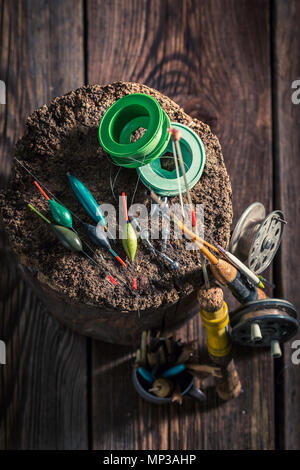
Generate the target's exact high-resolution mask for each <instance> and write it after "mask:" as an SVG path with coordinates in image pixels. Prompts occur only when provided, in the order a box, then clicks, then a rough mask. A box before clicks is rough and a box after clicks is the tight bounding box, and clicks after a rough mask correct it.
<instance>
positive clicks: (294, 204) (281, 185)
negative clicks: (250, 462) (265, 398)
mask: <svg viewBox="0 0 300 470" xmlns="http://www.w3.org/2000/svg"><path fill="white" fill-rule="evenodd" d="M274 7H275V8H274V12H273V38H274V43H273V44H274V48H273V52H274V54H273V59H274V67H273V70H274V124H275V125H274V130H275V170H276V171H275V183H274V184H275V186H274V199H275V204H276V208H277V207H278V208H280V209H282V210H283V212H284V214H285V216H286V219H287V221H288V225H287V226H286V228H285V234H284V237H283V241H282V248H281V251H280V256H279V257H278V258H279V259H278V269H277V270H276V273H275V274H276V279H275V282H276V285H277V294H278V295H279V296H282V297H283V298H286V299H287V300H290V301H291V302H293V303H294V304H295V305H296V307H297V309H298V312H299V308H300V291H299V276H300V267H299V256H298V253H297V254H296V255H295V254H294V253H295V249H296V250H297V248H296V247H298V246H299V242H300V225H299V213H300V199H299V179H300V165H299V153H300V135H299V126H300V104H296V101H298V100H299V97H300V93H299V91H298V93H297V94H295V96H294V98H293V100H294V101H295V100H296V101H295V103H293V100H292V95H293V93H296V92H297V89H295V88H292V84H293V82H294V81H295V80H300V57H299V49H300V27H299V18H300V4H299V2H297V1H296V0H289V1H283V0H277V1H276V2H275V4H274ZM299 85H300V81H299V82H298V85H297V84H296V86H297V87H298V90H299V88H300V86H299ZM297 98H298V100H297ZM299 339H300V334H299V333H298V334H297V336H296V337H295V338H294V339H293V340H292V341H291V342H290V343H288V344H287V345H286V347H285V351H284V358H283V360H282V361H280V362H279V364H278V367H277V370H276V384H277V388H278V403H277V406H278V408H279V409H281V410H282V413H280V412H279V413H278V418H279V421H278V433H279V440H278V445H279V446H280V447H281V448H285V449H299V447H300V414H299V407H298V406H297V403H299V401H300V365H299V364H293V362H292V354H293V352H294V353H296V350H295V349H292V344H293V342H294V341H295V340H296V341H298V342H299ZM299 344H300V343H298V346H297V345H296V346H297V349H298V350H299ZM297 357H298V358H299V354H298V356H297ZM296 359H297V358H296Z"/></svg>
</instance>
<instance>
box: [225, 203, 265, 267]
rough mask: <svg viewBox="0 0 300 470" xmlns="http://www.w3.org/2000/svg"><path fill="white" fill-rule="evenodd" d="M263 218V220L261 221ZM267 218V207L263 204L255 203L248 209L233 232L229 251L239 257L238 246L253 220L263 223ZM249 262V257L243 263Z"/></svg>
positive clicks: (242, 259) (243, 259)
mask: <svg viewBox="0 0 300 470" xmlns="http://www.w3.org/2000/svg"><path fill="white" fill-rule="evenodd" d="M260 217H261V219H260ZM265 217H266V209H265V206H264V205H263V204H262V203H261V202H253V203H252V204H251V205H250V206H249V207H247V209H246V210H245V211H244V212H243V213H242V215H241V217H240V218H239V220H238V221H237V224H236V226H235V228H234V230H233V232H232V235H231V239H230V245H229V251H230V252H231V253H232V254H233V255H235V256H237V257H239V256H238V255H239V253H238V244H239V241H240V240H241V237H242V234H243V233H244V232H245V231H246V228H247V226H249V224H250V222H251V221H252V220H256V219H257V218H258V220H261V221H263V220H264V219H265ZM246 260H247V257H244V258H242V257H241V261H242V262H244V261H246Z"/></svg>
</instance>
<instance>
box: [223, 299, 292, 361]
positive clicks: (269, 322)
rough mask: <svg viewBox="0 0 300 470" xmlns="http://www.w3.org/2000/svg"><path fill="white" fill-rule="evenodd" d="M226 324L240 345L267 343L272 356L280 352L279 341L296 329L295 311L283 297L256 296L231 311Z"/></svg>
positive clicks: (262, 344) (264, 344) (278, 354)
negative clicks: (257, 298)
mask: <svg viewBox="0 0 300 470" xmlns="http://www.w3.org/2000/svg"><path fill="white" fill-rule="evenodd" d="M230 325H231V337H232V340H233V341H235V342H237V343H239V344H241V345H243V346H253V347H257V346H258V347H271V354H272V356H273V357H274V358H276V357H280V356H281V350H280V343H285V342H286V341H289V340H290V339H291V338H292V337H293V336H294V335H295V334H296V333H297V330H298V321H297V312H296V309H295V307H294V306H293V305H292V304H291V303H290V302H287V301H286V300H281V299H269V298H268V299H263V300H256V301H254V302H249V303H247V304H245V305H242V306H241V307H239V308H238V309H237V310H235V311H234V312H232V313H231V315H230Z"/></svg>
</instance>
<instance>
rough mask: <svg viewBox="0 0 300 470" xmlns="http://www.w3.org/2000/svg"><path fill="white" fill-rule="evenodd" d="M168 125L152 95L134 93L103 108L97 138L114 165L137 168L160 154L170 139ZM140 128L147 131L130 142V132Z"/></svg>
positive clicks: (164, 115) (167, 119) (164, 114)
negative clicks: (107, 107) (106, 108)
mask: <svg viewBox="0 0 300 470" xmlns="http://www.w3.org/2000/svg"><path fill="white" fill-rule="evenodd" d="M169 126H170V119H169V117H168V116H167V114H166V113H165V111H164V110H163V109H162V108H161V106H160V105H159V104H158V102H157V101H156V100H155V99H154V98H153V97H152V96H149V95H145V94H143V93H133V94H131V95H126V96H124V97H123V98H121V99H119V100H118V101H116V102H115V103H114V104H113V105H112V106H111V107H110V108H109V109H108V110H107V111H106V113H105V114H104V116H103V118H102V119H101V122H100V125H99V141H100V144H101V146H102V148H103V149H104V150H105V151H106V152H107V153H108V154H109V155H110V156H111V158H112V160H113V161H114V162H115V163H116V164H117V165H119V166H123V167H127V168H138V167H141V166H143V165H147V164H148V163H150V162H152V161H154V160H155V159H156V158H157V157H159V156H160V155H162V153H163V152H164V150H165V149H166V147H167V145H168V143H169V140H170V135H169V133H168V127H169ZM141 128H142V129H146V132H145V133H144V134H143V136H142V137H141V138H140V139H138V140H137V141H136V142H132V141H131V139H132V134H133V133H134V132H135V131H138V130H139V129H141Z"/></svg>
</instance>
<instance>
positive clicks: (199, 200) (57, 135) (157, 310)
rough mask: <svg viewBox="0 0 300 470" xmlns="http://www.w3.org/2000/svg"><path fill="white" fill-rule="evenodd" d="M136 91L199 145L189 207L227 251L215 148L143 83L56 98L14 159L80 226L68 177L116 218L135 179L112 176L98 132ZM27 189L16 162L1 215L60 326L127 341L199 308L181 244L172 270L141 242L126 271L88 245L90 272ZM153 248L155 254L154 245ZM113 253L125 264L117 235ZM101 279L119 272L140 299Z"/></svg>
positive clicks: (192, 270)
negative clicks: (110, 207)
mask: <svg viewBox="0 0 300 470" xmlns="http://www.w3.org/2000/svg"><path fill="white" fill-rule="evenodd" d="M137 92H139V93H147V94H150V95H152V96H153V97H154V98H155V99H156V100H157V101H158V102H159V104H160V105H161V106H162V107H163V109H164V110H165V111H166V113H167V114H168V116H169V117H170V119H171V121H174V122H179V123H182V124H185V125H187V126H190V127H191V129H192V130H193V131H194V132H196V133H197V134H198V135H199V137H200V138H201V139H202V141H203V143H204V146H205V151H206V164H205V167H204V171H203V174H202V177H201V179H200V181H199V182H198V183H197V184H196V186H194V188H193V189H192V191H191V195H192V199H193V202H194V203H195V204H203V208H204V236H205V239H206V240H207V241H209V242H212V243H215V244H219V245H221V246H223V247H227V245H228V241H229V236H230V225H231V221H232V205H231V186H230V181H229V177H228V175H227V171H226V168H225V164H224V160H223V155H222V151H221V147H220V143H219V141H218V139H217V137H216V136H215V135H214V134H213V133H212V132H211V130H210V128H209V126H208V125H206V124H205V123H203V122H201V121H198V120H197V119H195V118H191V117H190V116H188V115H187V114H186V113H185V112H184V110H183V109H182V108H180V106H178V105H177V104H176V103H175V102H174V101H172V100H171V99H170V98H168V97H167V96H165V95H163V94H161V93H160V92H158V91H156V90H154V89H151V88H149V87H147V86H144V85H141V84H137V83H128V82H116V83H113V84H111V85H107V86H99V85H93V86H86V87H81V88H79V89H77V90H74V91H71V92H70V93H68V94H66V95H63V96H62V97H58V98H55V99H54V100H53V101H51V102H50V104H49V105H48V106H46V105H44V106H42V107H41V108H39V109H38V110H36V111H35V112H34V113H33V114H31V115H30V116H29V117H28V119H27V122H26V127H25V133H24V136H23V137H22V138H21V139H20V140H19V141H18V142H17V144H16V148H15V157H16V158H17V159H18V160H20V161H21V162H22V163H23V164H24V165H26V166H27V168H28V169H30V171H31V172H32V173H33V174H34V175H35V176H36V178H38V179H39V180H40V181H41V182H42V183H43V185H45V187H46V188H47V189H48V190H49V192H51V193H53V194H54V195H55V197H57V198H58V199H60V200H61V201H62V202H63V203H64V205H65V206H66V207H67V208H68V209H70V210H71V211H72V212H74V213H76V215H77V216H78V217H80V219H81V220H83V221H85V222H88V223H93V222H92V221H91V220H90V219H89V217H88V215H87V214H86V213H85V212H84V210H83V209H82V208H81V206H79V204H78V202H77V200H76V198H75V196H74V195H73V193H72V191H71V189H70V187H69V185H68V181H67V177H66V173H67V171H70V172H71V173H72V174H74V175H75V176H76V177H78V178H79V179H80V180H81V181H82V182H83V183H84V184H85V185H86V186H87V187H88V188H89V189H90V191H91V192H92V194H93V196H94V197H95V199H96V200H97V202H98V203H99V204H104V203H109V204H114V205H115V207H116V209H117V213H118V197H119V195H120V194H121V193H122V191H125V192H126V195H127V200H128V206H130V204H131V200H132V197H133V195H134V191H135V188H136V185H137V173H136V171H135V170H134V169H125V168H122V169H121V170H120V171H119V172H118V169H119V168H118V167H116V166H115V165H114V164H112V162H111V159H110V158H109V156H108V155H107V154H105V152H104V151H103V150H102V148H101V147H100V144H99V141H98V126H99V123H100V120H101V118H102V116H103V114H104V113H105V111H106V110H107V109H108V107H109V106H110V105H111V104H112V103H113V102H115V101H116V100H117V99H119V98H121V97H122V96H125V95H126V94H130V93H137ZM117 172H118V173H117ZM112 182H113V183H115V185H114V194H115V196H116V198H117V201H116V200H115V199H114V196H113V193H112V190H111V186H112ZM33 183H34V179H33V178H32V177H31V176H30V175H28V174H27V173H26V172H25V171H24V170H23V168H22V167H21V166H20V165H18V164H17V163H16V162H15V164H14V166H13V170H12V174H11V177H10V180H9V183H8V186H7V188H5V190H2V191H1V192H0V213H1V218H2V221H3V224H4V228H5V231H6V233H7V236H8V240H9V243H10V246H11V248H12V250H13V252H14V254H15V255H16V257H17V262H18V263H19V266H20V268H21V270H22V273H23V275H24V277H25V279H26V280H27V282H28V283H29V284H30V286H31V287H32V289H33V290H34V292H35V293H36V294H37V295H38V296H39V297H40V298H41V299H42V301H43V302H44V304H45V305H46V307H47V309H48V310H49V312H50V313H51V314H52V315H54V316H55V317H56V318H57V319H58V320H60V321H61V322H62V323H64V324H65V325H67V326H69V327H70V328H72V329H73V330H75V331H77V332H79V333H81V334H84V335H88V336H91V337H94V338H97V339H101V340H103V341H108V342H112V343H119V344H134V343H136V342H137V341H138V339H139V335H140V333H141V331H142V330H144V329H148V328H165V329H167V330H172V329H174V328H177V327H179V326H180V325H181V324H182V323H184V322H185V321H187V320H188V319H189V318H191V317H192V316H193V315H194V314H195V313H197V312H198V311H199V306H198V304H197V295H196V293H197V290H198V289H199V288H200V287H201V286H202V285H203V276H202V269H201V262H200V254H199V251H198V250H186V249H185V243H186V241H185V240H176V239H170V242H169V243H168V247H167V254H168V255H169V256H170V257H171V258H176V259H178V262H179V266H180V268H179V270H178V271H176V272H171V271H170V270H168V269H167V268H166V267H164V266H163V263H162V262H159V261H158V260H157V259H156V258H155V257H153V256H152V255H151V254H150V252H149V250H148V249H147V247H145V246H144V245H143V244H142V243H139V245H138V251H137V255H136V258H135V261H134V263H130V262H129V260H126V262H127V267H126V269H124V268H122V267H121V265H119V264H117V263H116V261H115V259H114V258H112V257H111V255H110V254H109V253H108V252H105V251H103V250H102V249H101V248H97V247H95V246H93V249H94V251H95V253H96V255H97V256H100V255H102V256H103V258H104V260H103V262H101V264H102V269H98V268H97V267H96V266H94V265H93V264H92V263H91V262H90V261H89V260H88V259H87V258H85V257H84V256H83V255H81V254H73V253H71V252H69V251H68V250H66V249H65V248H64V247H63V246H62V245H61V244H59V243H56V240H55V238H54V236H53V234H52V232H51V231H50V230H49V227H48V225H47V224H46V223H45V222H44V221H43V220H42V219H40V218H39V217H38V216H36V215H35V214H34V213H33V212H32V211H30V210H29V209H28V207H27V204H28V203H31V204H32V205H34V206H35V207H36V208H37V209H38V210H40V211H41V212H42V213H43V214H44V215H45V216H46V217H48V218H50V219H51V214H50V210H49V206H48V202H47V200H46V199H45V198H44V197H43V196H42V195H41V194H40V192H39V191H38V190H37V188H36V187H35V185H34V184H33ZM49 196H51V195H50V194H49ZM134 203H141V204H145V205H146V206H147V208H148V209H149V212H150V206H151V200H150V197H149V194H148V193H147V190H146V188H145V187H144V186H143V184H142V183H141V182H139V184H138V186H137V189H136V193H135V196H134ZM175 203H179V198H178V197H173V198H169V204H175ZM73 222H74V227H75V228H76V230H78V232H79V234H80V237H81V238H82V239H83V241H84V242H85V241H87V242H88V244H89V245H91V242H90V241H88V239H87V235H86V234H85V232H84V231H83V229H82V227H81V226H80V224H78V223H76V219H73ZM153 244H154V246H155V247H156V248H157V249H160V247H161V240H154V241H153ZM113 248H114V250H115V251H116V252H117V253H118V254H119V255H120V256H121V258H125V253H124V250H123V248H122V243H121V240H120V239H118V240H117V241H116V243H115V244H114V245H113ZM87 251H88V250H87ZM95 259H97V258H95ZM105 273H108V274H111V275H112V276H115V275H118V276H121V277H122V278H123V280H124V281H125V282H126V285H128V286H129V285H131V283H132V280H133V279H134V278H136V279H137V286H138V296H135V295H133V294H132V292H131V291H130V289H129V288H127V287H126V286H123V284H120V283H119V284H118V285H117V286H113V285H112V284H110V283H109V282H107V280H105Z"/></svg>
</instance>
